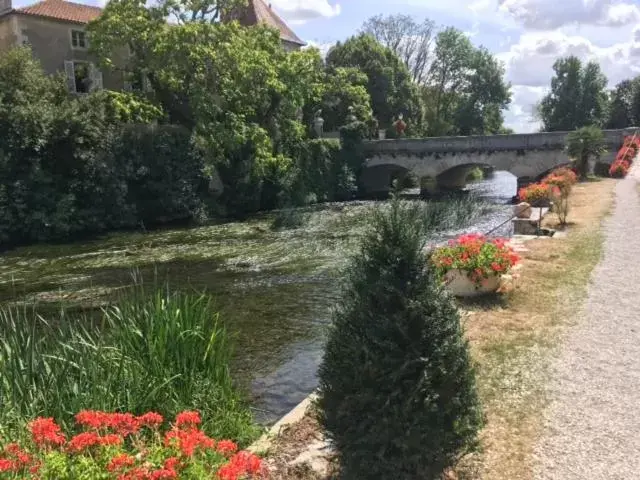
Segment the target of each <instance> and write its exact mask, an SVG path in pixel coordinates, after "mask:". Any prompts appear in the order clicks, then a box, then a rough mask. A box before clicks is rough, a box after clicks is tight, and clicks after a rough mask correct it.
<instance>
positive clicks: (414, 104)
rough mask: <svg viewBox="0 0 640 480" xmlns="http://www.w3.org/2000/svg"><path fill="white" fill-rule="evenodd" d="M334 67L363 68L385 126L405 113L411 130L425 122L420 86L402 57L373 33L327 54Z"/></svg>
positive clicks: (380, 120) (353, 39)
mask: <svg viewBox="0 0 640 480" xmlns="http://www.w3.org/2000/svg"><path fill="white" fill-rule="evenodd" d="M327 65H328V66H329V67H330V68H338V67H344V68H359V69H360V70H362V71H363V72H364V73H365V74H366V75H367V78H368V84H367V91H368V92H369V95H370V96H371V106H372V109H373V115H374V116H375V117H376V118H377V119H378V121H379V122H380V126H381V128H388V127H389V126H390V125H391V124H392V122H393V118H394V117H395V116H396V115H398V114H399V113H402V114H403V115H404V117H405V120H406V121H407V124H408V126H409V129H411V130H410V132H414V133H415V132H419V131H420V129H421V128H422V122H423V108H422V101H421V99H420V95H419V92H418V88H417V86H416V85H415V84H414V83H413V82H412V80H411V75H410V74H409V71H408V70H407V67H406V66H405V65H404V63H403V62H402V60H400V58H398V56H397V55H396V54H395V53H393V51H392V50H391V49H389V48H386V47H384V46H382V45H381V44H379V43H378V42H377V41H376V40H375V38H373V37H372V36H371V35H367V34H361V35H358V36H355V37H351V38H349V39H348V40H346V41H345V42H344V43H340V42H339V43H338V44H336V45H335V46H334V47H333V48H332V49H331V50H330V51H329V53H328V54H327Z"/></svg>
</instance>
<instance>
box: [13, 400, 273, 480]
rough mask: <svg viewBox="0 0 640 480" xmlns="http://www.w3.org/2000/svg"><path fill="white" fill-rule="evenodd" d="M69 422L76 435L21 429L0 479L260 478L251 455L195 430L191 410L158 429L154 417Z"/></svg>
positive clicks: (46, 427) (83, 416) (40, 422)
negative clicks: (26, 437)
mask: <svg viewBox="0 0 640 480" xmlns="http://www.w3.org/2000/svg"><path fill="white" fill-rule="evenodd" d="M76 423H77V425H78V426H79V427H80V428H81V429H82V431H80V433H77V434H75V435H73V436H71V435H65V433H64V432H63V431H62V429H61V428H60V426H58V425H57V424H56V423H55V421H54V420H53V419H52V418H37V419H35V420H34V421H32V422H31V423H29V425H28V429H29V432H30V434H31V441H30V442H28V443H27V444H24V445H19V444H18V443H9V444H7V445H5V446H4V447H3V448H2V449H0V478H7V479H18V478H20V479H34V480H35V479H40V478H55V479H58V480H67V479H69V480H71V479H78V478H91V479H98V480H100V479H104V480H107V479H114V480H171V479H194V480H195V479H201V478H211V479H217V480H248V479H258V478H266V475H267V471H266V468H265V465H264V464H263V462H262V460H261V459H260V458H259V457H258V456H256V455H254V454H252V453H250V452H247V451H238V446H237V445H236V444H235V443H234V442H232V441H230V440H214V439H213V438H210V437H208V436H207V435H206V434H205V433H204V432H203V431H202V430H200V428H199V425H200V415H199V413H198V412H182V413H180V414H178V415H177V416H176V418H175V420H174V422H173V423H172V424H171V425H170V426H169V428H168V429H165V430H164V431H163V429H162V426H163V423H164V419H163V418H162V416H161V415H159V414H157V413H154V412H149V413H146V414H144V415H140V416H134V415H132V414H130V413H107V412H99V411H90V410H87V411H82V412H79V413H78V414H77V415H76Z"/></svg>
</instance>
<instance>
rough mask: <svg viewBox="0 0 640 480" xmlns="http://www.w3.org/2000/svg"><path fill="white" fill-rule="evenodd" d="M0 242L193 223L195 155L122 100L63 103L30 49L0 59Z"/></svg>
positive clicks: (198, 178)
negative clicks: (138, 123) (145, 225)
mask: <svg viewBox="0 0 640 480" xmlns="http://www.w3.org/2000/svg"><path fill="white" fill-rule="evenodd" d="M0 92H1V93H0V127H1V128H2V129H3V132H4V134H3V135H2V137H1V138H0V244H15V243H22V242H33V241H42V240H58V239H64V238H68V237H77V236H78V235H82V234H87V233H95V232H100V231H104V230H108V229H114V228H130V227H135V226H139V225H140V224H141V223H143V224H155V223H160V222H166V221H174V220H188V219H192V218H194V217H195V216H197V215H198V214H199V212H201V211H202V204H201V200H200V198H199V194H200V190H201V189H202V185H203V181H204V179H203V175H202V172H203V164H202V161H203V160H202V156H201V155H197V154H196V152H195V151H194V148H193V146H192V141H191V136H190V133H189V132H188V131H187V132H185V131H184V130H181V129H180V128H177V127H171V126H158V127H153V126H151V125H144V124H142V125H133V124H130V123H128V122H127V120H131V121H133V122H139V121H140V120H141V119H142V118H145V119H147V120H151V119H157V118H158V115H157V113H158V109H157V107H155V106H154V105H153V104H150V103H148V102H146V101H145V100H143V99H133V98H131V97H130V96H128V95H127V94H112V93H107V92H96V93H94V94H91V95H88V96H83V97H78V98H70V97H68V96H67V94H66V92H65V87H64V83H63V82H62V80H61V79H60V78H58V77H49V76H46V75H45V74H44V73H43V72H42V69H41V67H40V65H39V64H38V63H37V62H36V61H35V60H34V59H33V58H32V57H31V54H30V52H29V50H28V49H26V48H20V49H16V50H12V51H10V52H8V53H6V54H4V55H3V56H1V57H0Z"/></svg>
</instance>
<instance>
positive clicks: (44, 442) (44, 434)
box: [29, 417, 66, 447]
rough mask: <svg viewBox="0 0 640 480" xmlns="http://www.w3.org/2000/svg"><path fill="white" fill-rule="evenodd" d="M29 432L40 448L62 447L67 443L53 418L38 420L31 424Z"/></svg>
mask: <svg viewBox="0 0 640 480" xmlns="http://www.w3.org/2000/svg"><path fill="white" fill-rule="evenodd" d="M29 431H30V432H31V436H32V438H33V441H34V443H35V444H36V445H38V446H40V447H50V446H57V445H62V444H64V442H65V441H66V438H65V437H64V435H63V434H62V430H61V429H60V427H59V426H58V425H57V424H56V422H55V421H54V420H53V418H42V417H41V418H36V419H35V420H34V421H33V422H31V423H30V424H29Z"/></svg>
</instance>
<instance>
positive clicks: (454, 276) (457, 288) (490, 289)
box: [444, 269, 500, 298]
mask: <svg viewBox="0 0 640 480" xmlns="http://www.w3.org/2000/svg"><path fill="white" fill-rule="evenodd" d="M444 281H445V284H446V285H447V288H448V289H449V291H450V292H451V293H453V294H454V295H455V296H456V297H467V298H468V297H478V296H480V295H487V294H490V293H495V292H496V291H497V290H498V288H500V275H489V277H488V278H483V279H482V280H481V281H480V282H479V283H478V282H474V281H473V280H471V279H470V278H469V276H468V274H467V272H465V271H464V270H457V269H456V270H449V271H448V272H447V273H446V274H445V275H444Z"/></svg>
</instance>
